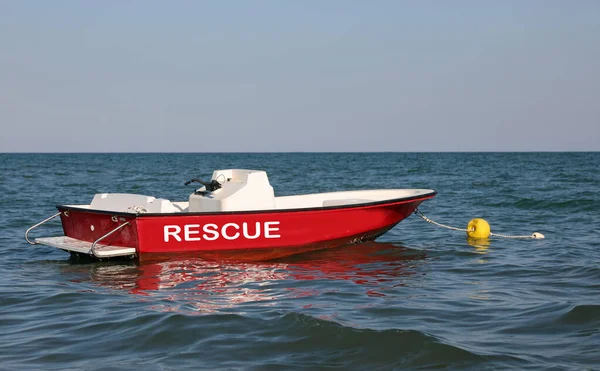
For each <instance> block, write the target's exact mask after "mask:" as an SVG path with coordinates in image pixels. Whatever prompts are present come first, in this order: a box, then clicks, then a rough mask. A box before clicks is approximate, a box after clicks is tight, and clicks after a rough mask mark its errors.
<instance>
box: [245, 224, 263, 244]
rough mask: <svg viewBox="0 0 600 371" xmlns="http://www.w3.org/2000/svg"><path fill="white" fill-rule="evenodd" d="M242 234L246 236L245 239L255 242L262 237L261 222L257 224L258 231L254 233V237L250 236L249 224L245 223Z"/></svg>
mask: <svg viewBox="0 0 600 371" xmlns="http://www.w3.org/2000/svg"><path fill="white" fill-rule="evenodd" d="M242 233H243V234H244V237H246V238H247V239H249V240H254V239H256V238H258V237H260V222H256V230H255V231H254V235H252V236H250V234H249V233H248V223H246V222H244V224H242Z"/></svg>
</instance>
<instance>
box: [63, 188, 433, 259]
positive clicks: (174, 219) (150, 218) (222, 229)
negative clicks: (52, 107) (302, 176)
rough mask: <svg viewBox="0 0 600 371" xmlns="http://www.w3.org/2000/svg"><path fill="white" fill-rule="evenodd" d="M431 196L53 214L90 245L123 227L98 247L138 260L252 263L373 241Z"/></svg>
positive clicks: (72, 234) (68, 233)
mask: <svg viewBox="0 0 600 371" xmlns="http://www.w3.org/2000/svg"><path fill="white" fill-rule="evenodd" d="M434 196H435V192H433V193H431V194H427V195H424V196H422V197H418V198H412V199H402V200H391V201H383V202H378V203H372V204H363V205H357V206H344V207H325V208H314V209H304V210H278V211H272V210H269V211H249V212H235V213H231V212H225V213H198V214H184V213H177V214H137V215H136V214H127V213H123V214H115V213H110V212H105V211H94V210H88V209H83V208H77V207H71V206H58V209H59V211H61V220H62V225H63V229H64V233H65V235H66V236H69V237H73V238H76V239H78V240H82V241H88V242H93V241H95V240H97V239H98V238H100V237H101V236H103V235H105V234H106V233H108V232H110V231H111V230H113V229H114V228H115V227H117V226H119V225H120V224H123V223H125V222H129V225H127V226H126V227H124V228H122V229H121V230H119V231H118V232H116V233H114V234H113V235H111V236H109V237H108V238H106V239H105V240H103V243H105V244H110V245H115V246H127V247H134V248H135V249H136V253H137V255H138V256H139V257H141V256H144V255H146V256H151V255H161V254H174V253H175V254H176V253H198V255H204V256H207V257H211V256H215V257H216V256H217V255H218V256H219V257H221V258H222V257H223V256H227V255H228V254H232V257H233V256H235V258H237V259H239V258H240V257H242V258H244V257H245V256H246V257H248V260H256V259H273V258H277V257H281V256H286V255H291V254H297V253H301V252H305V251H311V250H317V249H324V248H331V247H336V246H340V245H344V244H349V243H357V242H361V241H366V240H372V239H375V238H376V237H377V236H379V235H381V234H383V233H385V232H386V231H387V230H389V229H390V228H392V227H393V226H395V225H396V224H398V223H399V222H400V221H402V220H403V219H405V218H406V217H408V216H409V215H410V214H411V213H412V212H413V211H414V210H415V209H416V208H417V206H418V205H419V204H420V203H421V202H423V201H425V200H427V199H429V198H432V197H434ZM66 211H68V212H67V213H66V215H65V212H66ZM215 254H216V255H215Z"/></svg>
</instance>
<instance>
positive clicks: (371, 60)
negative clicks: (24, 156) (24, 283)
mask: <svg viewBox="0 0 600 371" xmlns="http://www.w3.org/2000/svg"><path fill="white" fill-rule="evenodd" d="M0 125H1V127H2V130H1V132H0V152H55V151H57V152H82V151H83V152H87V151H90V152H113V151H119V152H188V151H189V152H204V151H211V152H213V151H218V152H246V151H259V152H270V151H598V150H600V135H599V131H600V1H597V0H589V1H586V0H577V1H568V0H563V1H553V0H539V1H535V0H528V1H523V0H513V1H510V0H502V1H500V0H498V1H481V0H473V1H423V0H418V1H417V0H415V1H399V0H390V1H385V0H376V1H350V0H339V1H335V0H327V1H319V0H305V1H302V0H297V1H285V0H271V1H261V0H254V1H233V0H232V1H210V2H209V1H141V0H140V1H106V0H103V1H57V0H53V1H44V0H40V1H27V0H24V1H8V0H6V1H2V0H0Z"/></svg>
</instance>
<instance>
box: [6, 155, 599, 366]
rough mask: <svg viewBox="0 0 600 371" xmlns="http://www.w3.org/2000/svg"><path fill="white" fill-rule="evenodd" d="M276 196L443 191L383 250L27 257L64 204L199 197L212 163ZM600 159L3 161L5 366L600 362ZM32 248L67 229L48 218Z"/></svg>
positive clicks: (41, 252) (377, 245)
mask: <svg viewBox="0 0 600 371" xmlns="http://www.w3.org/2000/svg"><path fill="white" fill-rule="evenodd" d="M225 168H248V169H263V170H266V171H267V172H268V175H269V178H270V181H271V184H272V185H273V187H274V189H275V193H276V195H290V194H298V193H313V192H327V191H337V190H350V189H373V188H433V189H435V190H437V191H438V192H439V193H438V195H437V196H436V197H435V198H434V199H432V200H428V201H425V202H424V203H423V204H422V205H421V207H420V210H421V211H422V212H423V213H425V215H427V216H428V217H429V218H431V219H433V220H435V221H437V222H439V223H442V224H446V225H449V226H454V227H457V228H466V225H467V223H468V222H469V220H471V219H473V218H475V217H481V218H484V219H486V220H487V221H488V222H489V223H490V225H491V228H492V232H495V233H503V234H510V235H527V234H531V233H532V232H541V233H543V234H544V235H545V236H546V239H543V240H534V239H502V238H492V239H490V240H489V241H478V242H474V241H468V240H467V238H466V236H465V233H463V232H457V231H452V230H448V229H443V228H440V227H438V226H434V225H432V224H429V223H426V222H425V221H424V220H422V219H421V218H419V217H418V216H416V215H413V216H411V217H409V218H408V219H406V220H404V221H403V222H401V223H400V224H398V225H397V226H396V227H395V228H393V229H392V230H391V231H389V232H388V233H386V234H385V235H383V236H382V237H380V238H379V239H378V240H377V241H376V242H369V243H364V244H361V245H355V246H349V247H343V248H338V249H333V250H329V251H320V252H313V253H308V254H303V255H298V256H293V257H289V258H284V259H280V260H276V261H268V262H256V263H248V262H245V263H236V262H218V261H217V262H215V261H206V260H201V259H196V258H193V257H188V258H185V259H179V260H177V259H173V260H164V261H156V262H152V263H147V264H146V263H142V264H139V263H136V262H135V261H117V262H110V261H109V262H85V261H76V260H71V259H70V258H69V254H67V253H65V252H63V251H60V250H57V249H54V248H49V247H44V246H31V245H28V244H27V243H26V242H25V241H24V239H23V234H24V232H25V230H26V229H27V228H28V227H30V226H31V225H33V224H35V223H37V222H39V221H41V220H43V219H44V218H46V217H48V216H50V215H52V214H54V213H55V208H54V206H55V205H56V204H77V203H89V202H90V200H91V199H92V197H93V195H94V194H95V193H104V192H133V193H139V194H145V195H151V196H155V197H163V198H167V199H170V200H172V201H184V200H187V197H188V196H189V194H190V193H191V192H192V191H193V187H192V186H188V187H185V186H184V185H183V183H184V182H185V181H186V180H189V179H191V178H194V177H199V178H205V179H208V178H210V175H211V174H212V171H213V170H215V169H225ZM598 169H600V153H264V154H263V153H250V154H248V153H186V154H158V153H157V154H154V153H152V154H116V153H115V154H0V226H1V228H0V259H1V262H2V263H1V264H0V369H7V370H19V369H24V370H32V369H46V370H52V369H61V370H62V369H85V370H113V369H144V370H179V369H257V370H261V369H286V370H287V369H364V370H375V369H381V370H387V369H435V368H449V369H473V370H485V369H495V370H497V369H532V370H537V369H539V370H548V369H559V370H560V369H599V368H600V188H599V184H600V172H599V171H598ZM33 234H34V237H36V236H37V237H40V236H50V235H60V234H61V229H60V223H59V222H50V223H48V224H47V225H44V226H42V227H40V228H38V229H36V230H35V231H34V232H33Z"/></svg>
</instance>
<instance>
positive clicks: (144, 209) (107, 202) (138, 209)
mask: <svg viewBox="0 0 600 371" xmlns="http://www.w3.org/2000/svg"><path fill="white" fill-rule="evenodd" d="M90 209H94V210H104V211H115V212H126V213H138V214H141V213H178V212H181V211H182V208H181V207H177V206H175V205H173V203H171V201H169V200H165V199H164V198H155V197H152V196H145V195H138V194H130V193H98V194H96V195H95V196H94V198H93V199H92V202H91V203H90Z"/></svg>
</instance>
